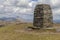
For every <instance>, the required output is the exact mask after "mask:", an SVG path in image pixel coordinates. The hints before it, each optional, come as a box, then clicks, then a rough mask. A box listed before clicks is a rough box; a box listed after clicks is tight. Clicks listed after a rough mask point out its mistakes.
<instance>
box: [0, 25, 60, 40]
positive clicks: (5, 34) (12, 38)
mask: <svg viewBox="0 0 60 40" xmlns="http://www.w3.org/2000/svg"><path fill="white" fill-rule="evenodd" d="M27 26H32V24H19V25H16V24H11V25H7V26H4V27H1V28H0V40H60V34H40V33H39V32H37V33H36V32H33V31H31V32H32V33H31V34H30V32H26V31H25V32H16V31H15V30H19V31H20V30H22V29H24V28H26V27H27ZM38 33H39V34H38ZM43 33H44V32H43ZM36 34H37V35H36Z"/></svg>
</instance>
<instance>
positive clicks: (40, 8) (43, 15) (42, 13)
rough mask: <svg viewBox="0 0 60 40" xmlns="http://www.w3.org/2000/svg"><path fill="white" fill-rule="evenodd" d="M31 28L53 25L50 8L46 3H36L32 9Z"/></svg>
mask: <svg viewBox="0 0 60 40" xmlns="http://www.w3.org/2000/svg"><path fill="white" fill-rule="evenodd" d="M33 26H34V27H33V28H35V29H36V28H37V29H41V28H49V27H53V17H52V10H51V7H50V5H48V4H37V5H36V7H35V9H34V20H33Z"/></svg>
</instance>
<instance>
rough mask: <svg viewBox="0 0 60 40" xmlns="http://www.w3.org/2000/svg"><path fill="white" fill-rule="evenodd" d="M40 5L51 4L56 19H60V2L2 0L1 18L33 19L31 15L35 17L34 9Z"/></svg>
mask: <svg viewBox="0 0 60 40" xmlns="http://www.w3.org/2000/svg"><path fill="white" fill-rule="evenodd" d="M38 3H40V4H41V3H43V4H50V5H51V7H52V12H53V17H54V19H56V17H57V16H58V18H59V17H60V16H59V15H60V2H59V0H0V17H17V16H19V17H22V18H28V19H29V18H30V19H32V18H31V16H29V15H32V16H33V13H34V8H35V6H36V4H38ZM21 15H22V16H21ZM26 15H28V16H26ZM58 20H59V19H58Z"/></svg>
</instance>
